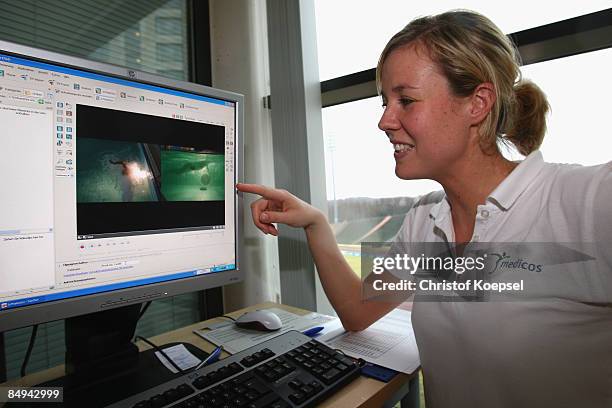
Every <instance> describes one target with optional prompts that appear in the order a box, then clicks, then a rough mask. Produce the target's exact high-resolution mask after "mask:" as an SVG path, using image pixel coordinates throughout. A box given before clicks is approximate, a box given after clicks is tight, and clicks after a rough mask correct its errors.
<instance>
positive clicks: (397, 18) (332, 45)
mask: <svg viewBox="0 0 612 408" xmlns="http://www.w3.org/2000/svg"><path fill="white" fill-rule="evenodd" d="M609 7H610V1H609V0H586V1H580V2H578V1H569V2H556V3H554V5H553V4H552V3H548V2H537V1H528V0H518V1H513V2H497V1H484V0H439V1H435V2H414V1H406V0H379V1H375V2H374V1H371V0H333V1H329V0H316V1H315V12H316V20H317V38H318V43H317V48H318V53H319V75H320V78H321V80H326V79H330V78H334V77H338V76H342V75H347V74H351V73H353V72H359V71H363V70H365V69H370V68H373V67H375V66H376V63H377V62H378V57H379V55H380V52H381V51H382V49H383V48H384V46H385V44H386V43H387V41H388V40H389V38H391V36H392V35H393V34H395V33H396V32H397V31H399V30H401V29H402V27H404V26H405V25H406V24H408V23H409V22H410V20H412V19H414V18H415V17H418V16H422V15H428V14H437V13H441V12H444V11H448V10H451V9H456V8H464V9H470V10H474V11H478V12H480V13H482V14H484V15H485V16H487V17H489V18H490V19H491V20H493V22H494V23H495V24H497V25H498V26H499V27H500V28H501V29H502V30H503V31H504V32H505V33H513V32H516V31H520V30H525V29H527V28H532V27H537V26H540V25H544V24H549V23H552V22H555V21H561V20H565V19H568V18H572V17H576V16H579V15H583V14H588V13H592V12H595V11H599V10H603V9H606V8H609Z"/></svg>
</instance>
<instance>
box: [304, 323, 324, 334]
mask: <svg viewBox="0 0 612 408" xmlns="http://www.w3.org/2000/svg"><path fill="white" fill-rule="evenodd" d="M323 329H324V327H323V326H317V327H313V328H311V329H308V330H306V331H304V332H302V334H304V335H306V336H308V337H315V336H316V335H318V334H319V332H320V331H321V330H323Z"/></svg>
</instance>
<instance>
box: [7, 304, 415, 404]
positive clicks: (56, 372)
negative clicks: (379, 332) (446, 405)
mask: <svg viewBox="0 0 612 408" xmlns="http://www.w3.org/2000/svg"><path fill="white" fill-rule="evenodd" d="M269 307H278V308H281V309H285V310H288V311H290V312H293V313H296V314H306V313H308V311H307V310H304V309H298V308H295V307H291V306H285V305H279V304H277V303H260V304H257V305H254V306H251V307H248V308H245V309H240V310H237V311H235V312H232V313H227V314H228V315H229V316H232V317H234V318H237V317H238V316H240V315H241V314H242V313H244V312H247V311H251V310H256V309H264V308H269ZM213 321H227V319H222V318H215V319H211V320H207V321H205V322H200V323H196V324H192V325H190V326H185V327H182V328H180V329H176V330H173V331H170V332H167V333H163V334H160V335H157V336H155V337H151V338H150V339H149V340H151V341H152V342H153V343H155V344H157V345H158V346H161V345H163V344H165V343H171V342H187V343H191V344H193V345H195V346H197V347H199V348H201V349H202V350H204V351H206V352H211V351H213V349H214V348H215V346H214V345H213V344H211V343H209V342H208V341H206V340H204V339H203V338H201V337H200V336H198V335H196V334H194V333H193V330H194V329H199V328H201V327H203V326H204V325H205V324H206V323H210V322H213ZM138 347H139V348H140V349H141V350H146V349H148V348H149V346H148V345H146V344H143V343H138ZM226 356H228V354H227V353H224V354H222V358H223V357H226ZM63 374H64V366H63V365H62V366H57V367H53V368H50V369H48V370H44V371H41V372H38V373H33V374H30V375H27V376H26V377H24V378H22V379H20V380H17V381H14V382H11V383H10V384H11V385H13V386H16V385H17V386H28V385H32V384H38V383H41V382H44V381H49V380H52V379H54V378H58V377H61V376H62V375H63ZM415 377H416V373H413V374H411V375H407V374H402V373H400V374H398V375H397V376H395V377H394V378H393V380H391V381H390V382H388V383H383V382H381V381H377V380H374V379H371V378H366V377H358V378H357V379H356V380H355V381H353V382H351V383H350V384H348V385H346V386H345V387H344V388H342V389H341V390H340V391H339V392H337V393H336V394H334V395H333V396H331V397H330V398H328V399H327V400H325V402H324V403H323V404H321V405H320V406H321V407H334V408H340V407H346V408H356V407H361V408H366V407H372V408H374V407H376V408H379V407H383V406H385V402H386V401H388V400H398V399H399V396H401V395H402V394H405V392H406V391H407V385H408V383H409V381H410V380H411V379H413V378H415ZM7 385H8V384H7ZM417 398H418V396H417ZM0 404H1V403H0Z"/></svg>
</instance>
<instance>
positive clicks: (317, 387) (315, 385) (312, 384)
mask: <svg viewBox="0 0 612 408" xmlns="http://www.w3.org/2000/svg"><path fill="white" fill-rule="evenodd" d="M308 385H309V386H310V387H312V389H313V390H314V391H316V392H319V391H321V390H322V389H323V386H322V385H321V383H319V382H317V381H311V382H310V383H308Z"/></svg>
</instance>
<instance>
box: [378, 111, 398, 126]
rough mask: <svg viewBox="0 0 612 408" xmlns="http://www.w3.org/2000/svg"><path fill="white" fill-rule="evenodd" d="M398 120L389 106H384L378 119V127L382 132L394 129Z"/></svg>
mask: <svg viewBox="0 0 612 408" xmlns="http://www.w3.org/2000/svg"><path fill="white" fill-rule="evenodd" d="M397 124H398V120H397V118H396V117H395V115H394V114H393V112H391V109H389V107H385V110H384V112H383V114H382V116H381V117H380V120H379V121H378V128H379V129H380V130H382V131H383V132H388V131H389V130H394V129H396V128H397Z"/></svg>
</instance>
